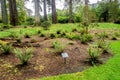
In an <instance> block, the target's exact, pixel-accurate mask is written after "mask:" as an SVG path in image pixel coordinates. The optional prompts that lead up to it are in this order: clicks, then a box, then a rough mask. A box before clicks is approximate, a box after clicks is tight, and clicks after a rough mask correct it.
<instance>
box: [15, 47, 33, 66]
mask: <svg viewBox="0 0 120 80" xmlns="http://www.w3.org/2000/svg"><path fill="white" fill-rule="evenodd" d="M14 52H15V55H16V57H18V58H19V60H20V61H21V64H22V65H27V64H28V60H29V59H30V58H32V56H33V48H27V47H26V48H25V49H24V50H22V49H18V48H16V49H14Z"/></svg>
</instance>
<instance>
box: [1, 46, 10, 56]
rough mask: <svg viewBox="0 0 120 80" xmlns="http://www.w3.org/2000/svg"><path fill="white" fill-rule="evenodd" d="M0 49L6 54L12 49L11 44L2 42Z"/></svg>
mask: <svg viewBox="0 0 120 80" xmlns="http://www.w3.org/2000/svg"><path fill="white" fill-rule="evenodd" d="M0 49H1V50H2V53H3V54H5V55H7V54H9V53H10V51H11V49H12V45H11V44H9V45H7V44H3V45H0Z"/></svg>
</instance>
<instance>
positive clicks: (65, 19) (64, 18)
mask: <svg viewBox="0 0 120 80" xmlns="http://www.w3.org/2000/svg"><path fill="white" fill-rule="evenodd" d="M68 21H69V17H67V16H58V23H68Z"/></svg>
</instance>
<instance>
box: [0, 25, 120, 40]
mask: <svg viewBox="0 0 120 80" xmlns="http://www.w3.org/2000/svg"><path fill="white" fill-rule="evenodd" d="M73 28H77V29H78V30H79V29H80V27H79V26H78V24H77V23H75V24H53V25H52V26H51V27H50V30H47V31H45V30H43V29H42V28H41V27H34V28H23V27H21V28H11V29H8V30H5V31H0V38H3V37H8V36H9V35H10V34H11V32H14V33H16V34H19V33H20V31H21V32H22V34H21V35H23V34H25V33H28V34H31V35H33V34H36V33H37V31H38V30H42V33H55V32H56V31H57V30H61V31H66V32H71V31H72V29H73ZM102 28H103V29H108V28H112V29H113V28H114V29H120V25H118V24H113V23H99V27H97V28H96V27H95V29H102Z"/></svg>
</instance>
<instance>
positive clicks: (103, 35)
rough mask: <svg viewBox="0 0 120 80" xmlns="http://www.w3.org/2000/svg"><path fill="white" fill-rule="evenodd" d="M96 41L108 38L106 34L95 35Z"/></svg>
mask: <svg viewBox="0 0 120 80" xmlns="http://www.w3.org/2000/svg"><path fill="white" fill-rule="evenodd" d="M96 35H97V38H98V39H101V40H105V38H108V34H107V33H105V32H103V33H101V34H96Z"/></svg>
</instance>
